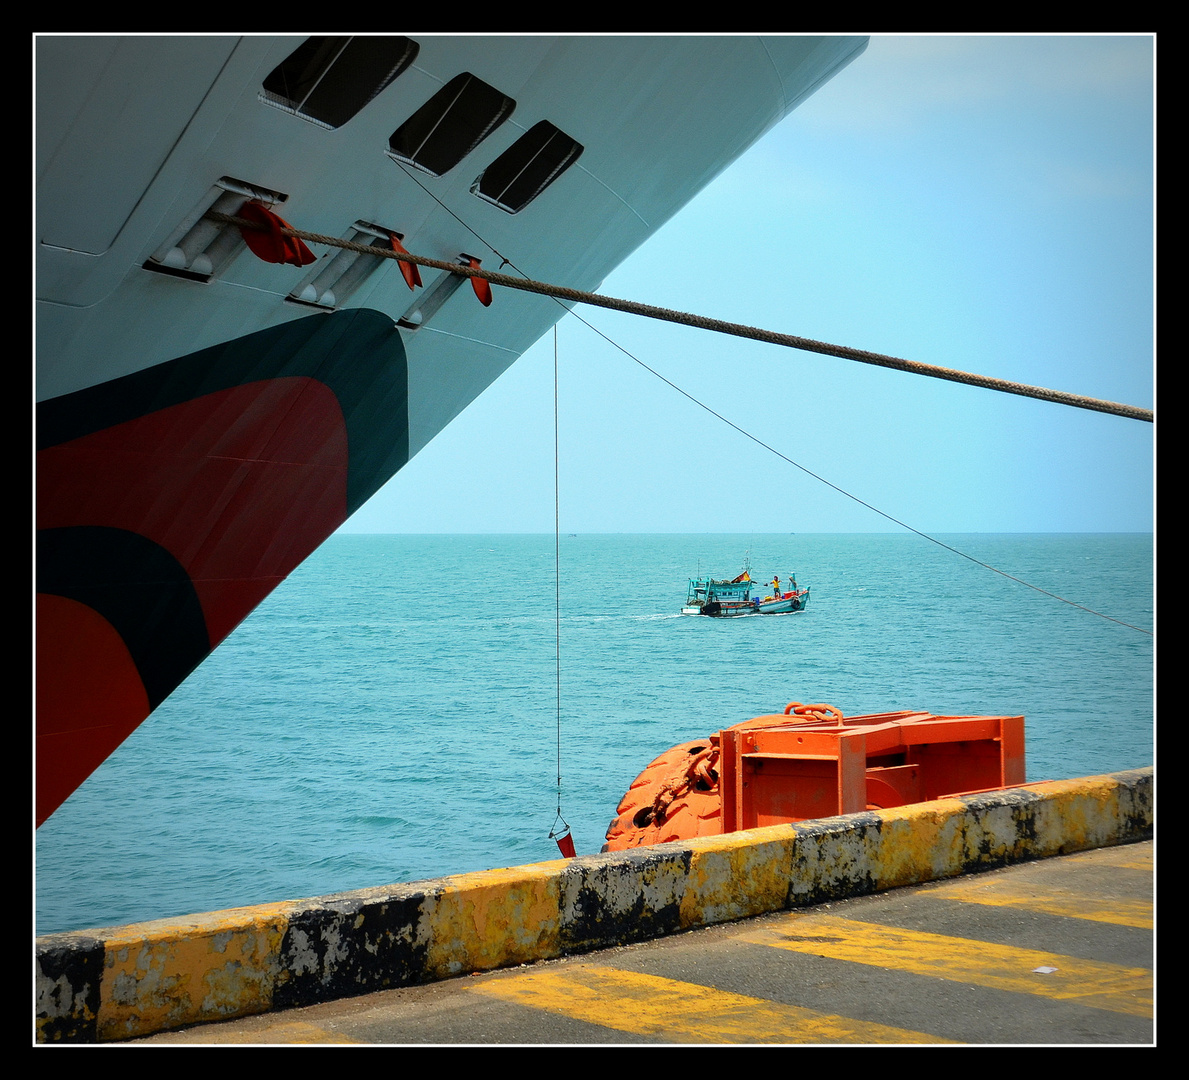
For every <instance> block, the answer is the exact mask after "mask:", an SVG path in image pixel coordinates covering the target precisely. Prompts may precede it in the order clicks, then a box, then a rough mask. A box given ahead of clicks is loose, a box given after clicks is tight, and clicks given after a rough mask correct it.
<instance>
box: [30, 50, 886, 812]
mask: <svg viewBox="0 0 1189 1080" xmlns="http://www.w3.org/2000/svg"><path fill="white" fill-rule="evenodd" d="M311 40H313V39H311ZM327 40H332V39H327ZM344 40H345V39H344ZM404 40H405V39H401V41H404ZM307 44H308V43H307ZM406 44H409V43H406ZM864 45H865V41H864V40H863V39H808V38H806V39H778V40H777V41H775V42H773V41H760V40H759V39H722V40H721V41H719V40H717V39H674V40H672V41H665V40H664V39H552V38H531V39H512V38H493V39H485V38H459V39H449V38H440V39H426V40H424V41H420V42H413V43H411V45H410V49H411V52H412V53H413V54H414V55H415V59H413V60H411V61H409V62H408V64H407V66H406V67H405V68H404V69H402V71H401V73H400V74H399V76H394V77H392V79H391V82H390V83H388V84H385V85H384V86H383V87H382V88H381V89H380V90H377V91H376V93H375V94H374V95H373V97H372V98H371V99H369V100H366V101H365V102H364V103H363V104H362V105H361V106H360V108H359V109H358V111H357V112H356V113H354V114H353V115H352V116H350V117H349V118H348V119H346V120H344V121H342V122H341V123H339V124H338V125H337V126H328V122H325V120H324V117H323V119H319V120H317V122H315V118H313V117H312V116H309V115H304V114H303V112H302V110H303V109H306V108H307V105H306V104H305V103H301V102H297V100H296V98H295V99H294V102H288V99H287V98H285V95H284V94H281V95H279V96H280V97H281V98H282V99H283V103H285V108H278V107H276V105H277V101H276V100H275V99H276V98H277V97H278V94H277V93H275V92H274V89H275V85H276V84H275V80H276V77H277V73H278V72H282V73H284V72H286V71H288V70H290V68H292V66H293V63H294V60H293V58H294V57H300V56H301V55H302V54H301V52H300V50H301V49H302V48H304V47H305V45H303V41H302V39H300V38H265V37H260V38H243V39H236V38H131V39H121V38H65V37H64V38H43V39H39V41H38V48H37V57H36V59H37V95H38V101H37V124H38V130H37V175H38V184H37V234H38V245H37V254H38V261H37V326H36V332H37V342H36V351H37V397H38V405H37V418H36V420H37V452H36V470H37V474H36V475H37V507H36V511H37V586H38V589H37V591H38V600H37V698H38V702H37V710H38V730H37V820H38V823H39V824H40V822H41V821H43V820H44V819H45V817H47V816H48V815H49V814H50V813H52V812H53V810H54V809H55V808H56V807H57V806H58V805H59V804H60V803H61V802H62V801H63V799H65V798H66V797H67V796H68V795H69V794H70V792H71V791H73V790H74V789H75V788H76V787H77V786H78V784H80V783H81V782H82V781H83V780H84V779H85V777H86V776H87V775H89V774H90V772H91V771H93V770H94V768H96V767H97V766H98V765H99V764H100V763H101V762H102V761H103V760H104V758H105V757H106V756H107V755H108V754H110V752H111V751H112V750H113V749H114V748H115V747H116V746H118V745H119V743H120V742H121V741H123V739H125V738H126V737H127V736H128V734H129V733H130V732H131V731H132V730H134V729H135V727H136V726H137V724H139V723H140V722H141V721H143V720H144V718H145V717H147V716H148V715H150V714H151V712H152V710H153V709H154V708H155V707H156V706H157V705H158V704H159V703H160V702H161V701H162V700H164V698H165V697H166V696H168V694H169V693H170V692H171V691H172V690H173V689H174V688H175V687H176V686H177V685H178V684H179V683H180V682H181V681H182V680H183V679H184V678H185V677H186V676H187V675H188V674H189V672H190V671H192V670H193V669H194V668H195V667H196V666H197V665H198V664H199V663H201V662H202V660H203V659H204V658H205V657H206V656H207V655H208V654H209V653H210V651H211V650H212V649H214V648H216V647H217V646H218V644H219V643H220V642H221V641H223V640H224V639H225V638H226V636H227V635H228V634H229V633H230V632H231V631H232V630H233V629H234V627H235V626H236V625H238V623H239V622H240V621H242V620H243V619H244V618H245V617H246V616H247V615H248V614H249V613H250V612H251V610H252V609H253V608H254V607H255V606H256V605H257V604H258V603H260V601H261V600H262V599H263V598H264V597H265V596H267V594H268V593H269V592H270V591H271V589H272V588H274V587H275V586H276V584H278V583H279V582H280V581H281V580H283V579H284V577H285V576H286V575H287V574H288V573H290V572H291V571H292V570H293V569H294V568H295V567H296V566H297V565H298V564H300V562H301V561H302V560H303V559H304V558H305V557H306V556H308V555H309V553H310V552H312V551H313V550H314V549H315V548H316V547H317V546H318V545H319V544H320V543H322V541H323V540H324V539H325V538H326V537H327V536H329V535H330V534H331V533H332V532H333V531H334V530H335V529H337V528H338V527H339V526H340V525H341V524H342V523H343V522H344V521H345V520H346V519H347V518H348V517H349V516H350V515H351V513H353V512H354V511H355V510H356V509H358V508H359V507H360V506H362V505H363V503H364V502H366V501H367V499H369V498H370V497H371V496H372V495H373V494H374V493H375V492H376V491H377V490H378V489H379V488H380V487H381V486H382V485H383V484H384V483H385V482H387V480H388V479H390V478H391V477H392V476H393V475H394V474H395V473H396V472H397V471H398V470H399V469H400V468H402V467H403V465H404V464H405V463H406V462H407V461H408V460H409V459H410V457H412V456H413V455H414V454H416V453H417V451H418V450H420V449H421V448H422V447H424V446H425V445H426V444H427V443H428V442H429V441H430V440H431V439H432V438H434V436H436V435H437V433H438V432H439V431H441V430H442V428H443V427H445V426H446V425H447V424H449V423H450V422H451V421H452V420H453V419H454V418H455V417H456V416H457V415H458V414H459V413H460V412H461V411H462V410H463V409H464V408H466V406H467V405H468V404H469V403H470V402H471V401H472V400H473V399H474V398H475V397H476V396H477V395H478V394H480V393H481V392H482V391H483V390H484V389H485V388H486V387H487V386H488V385H490V383H491V382H493V381H494V380H495V379H496V378H497V377H498V376H499V375H500V374H501V373H502V372H503V371H504V370H506V369H507V367H508V366H509V365H510V364H511V363H512V362H514V360H515V359H516V358H517V357H518V356H519V355H520V354H521V353H522V352H523V351H524V350H525V349H526V348H528V347H529V346H530V345H531V344H532V343H533V342H534V341H536V340H537V339H538V338H539V337H540V336H541V335H542V334H543V333H544V332H545V331H546V330H547V329H548V328H549V326H550V325H552V324H553V323H554V322H555V321H556V320H557V319H558V318H559V317H560V316H561V315H562V314H564V311H565V309H564V308H563V307H561V306H560V305H559V304H558V303H557V302H556V301H554V300H552V299H550V298H548V297H543V296H536V295H531V294H522V293H515V294H513V293H511V292H509V291H507V290H504V291H502V292H499V293H498V294H497V296H496V298H495V300H494V302H493V303H492V304H491V305H490V306H485V305H484V304H482V303H480V302H479V301H478V299H477V297H476V296H475V295H473V294H472V293H471V290H470V288H469V287H463V288H460V289H457V290H455V288H454V286H455V285H457V283H458V280H459V279H456V277H455V276H454V275H449V274H448V273H446V272H442V273H440V274H437V275H435V274H433V273H431V272H427V275H426V281H425V283H424V286H423V287H421V288H418V289H415V290H411V289H410V287H409V286H408V285H407V284H406V281H405V278H404V276H403V275H402V273H401V272H400V269H399V267H397V266H396V265H395V264H394V263H393V262H392V261H391V260H383V261H381V260H378V259H377V260H374V262H375V263H376V265H375V266H373V265H371V263H372V262H373V260H372V257H371V256H370V255H364V256H362V259H363V260H364V262H361V263H359V264H358V265H354V264H352V266H351V267H350V268H348V270H347V271H346V272H342V271H341V267H340V262H341V259H340V257H339V256H338V255H336V254H335V252H334V251H333V250H320V251H318V252H316V255H315V258H316V259H317V262H316V263H314V264H313V265H311V266H309V267H305V266H297V265H283V264H280V265H279V264H276V263H274V262H270V261H265V260H262V259H261V258H258V257H257V256H256V255H255V254H254V253H253V251H252V250H250V249H249V248H248V246H247V244H246V241H245V239H244V236H243V234H242V233H240V232H239V231H238V230H236V229H235V227H234V226H222V227H218V228H216V227H215V226H214V225H213V224H212V223H211V222H210V220H209V219H208V218H206V217H205V214H206V212H207V211H208V210H210V209H218V208H219V207H230V208H231V209H232V210H233V211H234V210H235V209H236V208H238V207H241V206H242V205H243V204H244V203H245V202H264V203H267V204H270V205H271V206H272V208H273V210H274V211H277V210H283V212H284V214H285V217H286V219H287V220H288V221H289V222H291V223H292V225H293V226H295V227H297V228H301V229H303V230H308V231H309V232H311V233H316V234H323V235H328V236H335V237H340V238H344V239H354V240H357V241H359V240H360V238H361V237H362V241H361V242H363V243H371V244H376V245H379V246H386V244H387V242H388V240H389V239H390V238H391V237H392V236H393V235H396V236H398V237H400V238H401V239H402V240H403V245H404V247H405V248H406V249H407V250H409V251H412V252H414V253H416V254H420V255H425V256H428V257H431V258H435V259H440V260H443V261H456V260H461V259H464V257H479V258H482V259H483V260H485V261H486V262H487V264H488V265H491V266H492V268H498V267H501V265H502V262H501V260H502V259H507V260H508V262H509V263H510V264H511V266H512V267H513V268H515V269H516V270H518V271H519V272H522V273H525V274H526V276H530V277H533V278H536V279H537V280H546V281H556V282H559V283H563V284H566V285H568V286H570V287H574V288H579V289H594V288H597V286H598V284H599V283H600V282H601V280H602V278H603V277H604V276H605V274H606V273H608V272H610V270H611V269H613V268H614V267H615V266H616V265H617V264H618V263H619V262H620V261H622V259H623V258H624V257H626V255H627V254H629V253H630V252H631V251H632V250H633V249H634V248H635V247H636V246H638V245H639V244H640V243H641V242H643V241H644V240H645V239H646V238H647V236H648V235H650V234H651V232H653V231H654V230H655V229H656V228H657V227H659V225H660V224H661V223H663V221H664V220H666V219H667V218H668V217H669V216H671V215H672V214H673V213H675V212H676V210H677V209H679V208H680V206H681V205H683V204H684V202H686V201H688V199H689V198H690V197H692V195H693V194H695V193H696V191H697V190H699V189H700V188H701V187H702V186H704V185H705V183H707V182H708V181H709V180H710V179H711V178H712V177H713V176H714V175H715V174H716V173H717V172H718V171H720V170H721V169H722V168H724V167H725V166H726V165H727V164H728V163H729V162H730V161H731V160H733V159H734V157H736V156H738V154H739V153H741V152H742V151H743V150H744V149H745V148H746V147H747V145H749V144H750V143H751V142H753V141H754V140H755V139H756V138H758V137H759V136H760V135H762V134H763V132H764V131H766V130H767V129H768V128H769V127H770V126H771V125H772V124H774V123H775V122H777V121H778V120H779V119H780V118H781V117H782V116H783V115H784V114H785V113H786V112H787V111H788V110H789V109H790V108H792V107H793V106H794V105H795V104H796V103H797V102H798V101H799V100H801V99H802V98H803V97H805V96H807V95H808V94H809V93H811V92H812V90H813V89H815V88H816V87H817V86H818V85H819V84H820V83H821V82H823V81H824V80H825V79H827V78H829V77H830V76H831V75H832V74H833V73H834V72H835V71H837V70H838V69H839V68H840V67H841V66H843V65H845V63H847V62H849V60H850V59H851V58H853V56H855V55H857V53H858V52H860V51H861V50H862V48H863V47H864ZM403 62H404V61H402V63H403ZM286 65H289V67H287V66H286ZM459 73H468V74H470V75H471V77H474V78H476V79H478V80H480V81H481V82H482V83H483V84H484V85H488V86H494V87H498V89H499V91H500V92H501V93H502V94H503V95H504V96H505V100H506V101H508V102H511V103H512V107H511V108H508V107H505V112H507V114H508V117H509V119H508V120H507V122H501V123H500V124H499V125H498V127H493V130H492V131H491V132H490V133H487V136H486V138H482V137H481V138H480V139H479V141H478V142H477V143H476V145H475V146H473V147H471V148H470V150H469V151H467V152H466V153H465V154H464V155H463V158H462V161H461V163H460V164H458V165H457V166H456V167H453V166H452V167H451V168H449V169H446V170H444V171H443V172H442V173H441V174H440V175H434V174H433V172H432V169H431V168H430V166H429V165H422V164H419V163H413V164H410V162H409V161H405V160H403V159H402V158H401V157H400V153H398V152H397V151H398V150H400V146H399V145H398V144H399V143H400V140H399V139H398V138H397V136H398V135H400V133H401V132H402V131H404V130H405V128H406V127H407V125H408V124H409V123H412V120H413V118H415V117H417V116H419V115H421V110H422V109H423V108H428V107H429V105H430V103H431V102H432V101H433V100H435V95H436V94H437V93H438V92H439V91H440V90H441V89H442V88H443V87H445V86H447V85H450V84H451V80H452V79H455V78H457V77H459ZM270 80H271V81H270ZM691 80H692V81H691ZM650 84H651V85H652V87H653V89H652V91H651V92H650V94H648V95H644V97H641V87H643V86H646V85H650ZM162 86H168V87H169V88H170V92H169V94H166V95H163V94H162V93H161V90H160V88H161V87H162ZM723 86H731V87H732V88H733V89H732V92H731V94H729V95H726V96H725V98H724V97H723V95H722V94H721V87H723ZM270 87H273V88H274V89H270ZM715 87H718V88H719V90H717V91H716V92H715V94H713V95H712V94H711V93H710V91H711V90H712V89H713V88H715ZM270 95H271V96H270ZM347 97H349V95H347V94H346V92H345V91H342V92H341V95H340V97H339V98H336V100H335V102H334V104H335V106H336V107H338V106H342V105H343V102H344V101H345V100H346V99H347ZM545 117H547V118H548V120H549V121H550V122H551V123H553V124H555V125H556V126H557V128H558V129H559V130H562V131H564V133H565V134H566V135H567V136H570V137H572V139H573V140H574V142H575V145H578V146H580V148H581V156H580V157H578V158H576V160H575V162H574V163H573V164H572V166H571V165H568V166H567V167H566V168H565V171H564V172H559V175H557V176H556V177H554V178H552V179H550V180H548V182H547V186H545V187H544V188H543V189H542V191H541V192H540V193H539V194H537V195H535V196H534V197H533V199H532V201H531V203H529V204H527V205H525V206H524V207H522V208H520V209H518V210H517V211H516V212H514V213H513V212H509V210H508V208H507V207H504V206H497V205H492V204H491V203H490V200H489V201H484V200H482V199H477V198H476V197H475V189H476V188H477V187H480V185H481V181H482V180H483V177H484V176H485V175H486V174H487V173H488V172H489V171H490V170H492V169H494V168H495V167H496V166H497V165H498V163H499V162H501V161H503V160H504V157H505V155H507V154H513V153H514V152H515V150H516V147H517V146H519V145H520V141H521V140H522V138H524V137H526V136H527V134H529V133H531V131H533V130H535V127H534V125H535V124H537V123H538V122H539V121H541V120H542V119H543V118H545ZM402 119H404V120H405V123H403V124H402ZM386 146H387V147H388V150H389V151H390V152H387V153H386V152H385V151H384V148H385V147H386ZM401 152H405V151H403V150H402V151H401ZM408 153H413V152H412V151H408ZM427 169H429V172H428V173H427V172H426V170H427ZM559 169H560V166H559ZM196 238H197V239H196ZM199 240H201V243H202V245H205V246H202V247H201V250H197V249H196V248H195V245H197V244H198V243H199ZM476 248H478V249H479V250H478V251H477V252H476V250H475V249H476ZM196 250H197V253H195V252H196ZM336 260H339V261H336ZM343 265H346V264H345V263H343ZM503 269H504V271H505V272H508V267H504V268H503ZM326 275H330V278H328V277H327V276H326ZM331 279H333V284H332V285H331V284H327V281H328V280H331ZM451 279H453V280H451ZM348 283H349V284H350V288H351V291H350V295H349V296H348V295H347V288H348ZM431 296H434V297H436V298H437V299H436V300H435V301H434V303H436V304H437V306H436V307H434V306H433V304H430V303H429V298H430V297H431ZM439 301H440V303H439Z"/></svg>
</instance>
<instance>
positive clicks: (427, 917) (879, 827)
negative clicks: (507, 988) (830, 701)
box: [35, 767, 1155, 1043]
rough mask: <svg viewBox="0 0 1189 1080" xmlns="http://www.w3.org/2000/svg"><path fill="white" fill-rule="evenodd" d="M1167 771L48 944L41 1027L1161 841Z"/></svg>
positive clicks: (163, 1021) (231, 1008) (296, 998)
mask: <svg viewBox="0 0 1189 1080" xmlns="http://www.w3.org/2000/svg"><path fill="white" fill-rule="evenodd" d="M1153 783H1154V770H1153V768H1151V767H1149V768H1145V769H1135V770H1129V771H1126V772H1118V773H1112V774H1110V775H1106V776H1092V777H1086V778H1083V779H1079V780H1061V781H1052V782H1048V783H1039V784H1031V785H1026V786H1023V787H1019V788H1013V789H1011V790H1008V791H997V792H990V793H986V794H979V795H967V796H961V797H957V798H951V799H943V800H938V801H936V802H930V803H919V804H916V805H913V806H905V807H898V808H896V809H892V810H881V811H870V812H866V813H861V814H849V815H845V816H842V817H836V818H827V819H821V820H817V821H801V822H798V823H796V824H795V825H774V826H770V827H768V828H763V829H755V830H752V831H749V832H740V833H731V834H728V835H726V836H712V837H703V838H701V839H698V840H692V841H687V842H678V843H671V844H661V845H657V846H656V847H648V848H636V849H634V850H632V851H627V852H615V853H608V854H602V855H591V856H584V857H581V858H576V859H568V860H567V859H558V860H555V861H552V862H544V863H536V864H533V865H530V866H518V867H511V868H507V869H500V870H488V871H483V872H481V873H474V874H461V875H456V876H454V877H447V878H439V879H435V880H432V881H419V882H413V883H409V884H404V885H391V886H384V887H380V888H375V889H365V890H361V891H357V892H346V893H338V894H334V895H331V896H321V897H317V898H314V899H310V900H298V901H293V902H287V903H277V904H268V905H261V906H257V907H249V908H236V909H232V910H229V911H219V912H210V913H207V914H201V915H193V916H187V917H184V918H177V919H162V920H158V921H155V922H146V923H136V924H133V925H130V926H120V927H109V928H105V929H97V930H81V931H76V932H72V933H64V934H53V935H48V936H45V937H40V938H38V939H37V942H36V979H35V981H36V1039H37V1041H38V1042H39V1043H96V1042H111V1041H118V1040H121V1039H130V1038H136V1037H138V1036H142V1035H149V1034H152V1033H154V1032H158V1031H165V1030H170V1029H173V1028H179V1027H185V1026H187V1025H190V1024H198V1023H209V1022H211V1021H216V1020H224V1019H231V1018H233V1017H239V1016H247V1015H251V1014H254V1013H262V1012H268V1011H270V1010H275V1009H284V1008H290V1007H294V1006H299V1005H308V1004H313V1003H315V1002H321V1001H329V1000H333V999H336V998H343V997H351V996H355V995H358V994H365V993H370V992H372V991H375V990H383V989H390V988H395V987H400V986H411V985H416V984H419V983H426V982H432V981H435V980H438V979H445V978H450V977H452V976H455V975H462V974H465V973H468V972H471V971H486V970H491V969H493V968H499V967H507V966H511V965H516V964H522V963H529V962H533V961H537V960H546V959H551V958H554V957H558V956H563V955H568V954H574V953H581V952H587V951H590V950H594V949H601V948H606V947H609V946H612V945H621V944H624V943H627V942H633V941H642V940H645V939H648V938H654V937H659V936H662V935H664V934H671V933H675V932H678V931H682V930H688V929H693V928H696V927H699V926H709V925H711V924H714V923H721V922H729V921H731V920H735V919H742V918H748V917H750V916H755V915H762V914H765V913H768V912H773V911H781V910H785V909H788V908H795V907H800V906H805V905H811V904H818V903H822V902H825V901H829V900H837V899H843V898H845V897H851V896H860V895H864V894H867V893H873V892H880V891H883V890H886V889H892V888H896V887H899V886H903V885H914V884H920V883H922V882H927V881H934V880H938V879H942V878H948V877H956V876H958V875H961V874H969V873H977V872H979V871H983V870H989V869H995V868H998V867H1002V866H1007V865H1010V864H1012V863H1018V862H1024V861H1027V860H1031V859H1040V858H1047V857H1050V856H1054V855H1064V854H1071V853H1073V852H1076V851H1085V850H1089V849H1091V848H1098V847H1108V846H1111V845H1114V844H1125V843H1132V842H1136V841H1140V840H1146V839H1151V837H1152V832H1153V827H1154V822H1155V811H1154V803H1153Z"/></svg>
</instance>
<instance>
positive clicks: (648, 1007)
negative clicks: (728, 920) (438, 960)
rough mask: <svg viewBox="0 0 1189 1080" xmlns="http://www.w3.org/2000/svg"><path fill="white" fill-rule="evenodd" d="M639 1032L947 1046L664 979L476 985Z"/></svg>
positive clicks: (567, 971)
mask: <svg viewBox="0 0 1189 1080" xmlns="http://www.w3.org/2000/svg"><path fill="white" fill-rule="evenodd" d="M470 989H471V991H472V992H473V993H478V994H485V995H487V996H489V997H494V998H499V999H500V1000H502V1001H508V1002H513V1003H516V1004H519V1005H527V1006H529V1007H530V1008H534V1009H541V1010H543V1011H545V1012H550V1013H553V1014H555V1015H559V1016H568V1017H571V1018H573V1019H577V1020H585V1021H586V1022H588V1023H591V1024H599V1025H601V1026H603V1027H606V1028H611V1029H613V1030H615V1031H627V1032H631V1033H632V1034H634V1035H657V1036H661V1037H662V1038H664V1039H665V1040H666V1041H668V1042H674V1043H702V1042H705V1043H852V1044H853V1043H946V1042H952V1041H953V1040H951V1039H941V1038H937V1037H935V1036H932V1035H925V1034H923V1033H922V1032H919V1031H906V1030H904V1029H902V1028H895V1027H887V1026H885V1025H883V1024H871V1023H866V1022H864V1021H862V1020H850V1019H847V1018H846V1017H844V1016H832V1015H830V1014H828V1013H820V1012H815V1011H814V1010H812V1009H802V1008H797V1007H796V1006H793V1005H782V1004H780V1003H779V1002H775V1001H765V1000H764V999H762V998H753V997H747V996H746V995H744V994H733V993H729V992H727V991H723V990H715V989H714V988H713V987H709V986H699V985H698V984H697V983H688V982H678V981H676V980H673V979H662V978H659V977H658V976H655V975H642V974H639V973H637V972H632V971H621V970H619V969H617V968H608V967H596V966H595V965H592V964H575V965H570V966H567V967H564V968H551V969H545V968H541V969H537V970H534V971H528V972H525V973H523V974H519V973H518V974H517V975H515V976H511V977H508V978H503V979H493V980H491V981H490V982H487V983H482V984H479V985H477V986H474V987H471V988H470Z"/></svg>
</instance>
